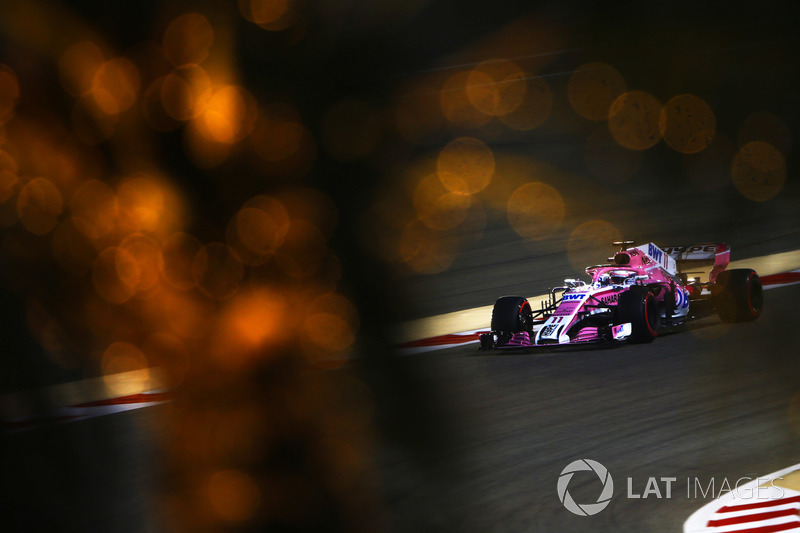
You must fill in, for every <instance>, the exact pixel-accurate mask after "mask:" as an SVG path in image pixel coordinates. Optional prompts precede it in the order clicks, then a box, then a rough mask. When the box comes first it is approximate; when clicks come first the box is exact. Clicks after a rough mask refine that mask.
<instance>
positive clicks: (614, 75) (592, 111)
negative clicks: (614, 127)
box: [567, 62, 627, 120]
mask: <svg viewBox="0 0 800 533" xmlns="http://www.w3.org/2000/svg"><path fill="white" fill-rule="evenodd" d="M626 89H627V87H626V85H625V79H624V78H623V77H622V75H621V74H620V73H619V72H618V71H617V69H615V68H614V67H612V66H611V65H607V64H605V63H600V62H593V63H586V64H585V65H581V66H580V67H578V68H577V69H575V72H573V73H572V75H571V76H570V78H569V85H568V86H567V95H568V97H569V103H570V104H572V108H573V109H574V110H575V112H576V113H578V114H579V115H580V116H582V117H584V118H588V119H589V120H605V119H607V118H608V115H609V109H610V108H611V104H612V103H613V102H614V100H616V99H617V98H618V97H619V96H620V95H621V94H623V93H624V92H625V90H626Z"/></svg>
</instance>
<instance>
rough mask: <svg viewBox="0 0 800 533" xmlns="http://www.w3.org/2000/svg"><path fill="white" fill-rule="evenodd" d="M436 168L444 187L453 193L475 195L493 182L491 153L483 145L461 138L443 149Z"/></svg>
mask: <svg viewBox="0 0 800 533" xmlns="http://www.w3.org/2000/svg"><path fill="white" fill-rule="evenodd" d="M436 167H437V170H438V172H439V179H440V180H442V183H443V184H444V186H445V187H447V188H448V189H450V190H451V191H453V192H458V193H462V194H475V193H477V192H479V191H481V190H483V189H485V188H486V186H487V185H489V182H491V181H492V176H494V168H495V160H494V153H493V152H492V149H491V148H489V147H488V146H487V145H486V144H485V143H484V142H483V141H480V140H478V139H475V138H473V137H461V138H459V139H455V140H454V141H451V142H450V143H448V145H447V146H445V147H444V148H442V151H441V152H440V153H439V158H438V160H437V162H436ZM453 178H456V179H453Z"/></svg>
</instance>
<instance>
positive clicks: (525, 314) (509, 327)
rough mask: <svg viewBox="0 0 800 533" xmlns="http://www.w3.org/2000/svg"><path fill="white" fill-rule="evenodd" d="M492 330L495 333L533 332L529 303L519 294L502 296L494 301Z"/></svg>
mask: <svg viewBox="0 0 800 533" xmlns="http://www.w3.org/2000/svg"><path fill="white" fill-rule="evenodd" d="M492 331H493V332H495V333H510V334H513V333H519V332H521V331H527V332H528V333H532V332H533V314H532V311H531V304H529V303H528V300H526V299H525V298H523V297H521V296H503V297H502V298H498V299H497V301H496V302H495V303H494V309H493V310H492Z"/></svg>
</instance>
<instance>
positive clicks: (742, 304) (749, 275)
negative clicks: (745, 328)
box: [713, 268, 764, 322]
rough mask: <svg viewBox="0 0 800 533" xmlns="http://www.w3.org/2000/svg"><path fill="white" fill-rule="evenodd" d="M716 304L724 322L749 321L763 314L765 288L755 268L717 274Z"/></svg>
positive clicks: (737, 269)
mask: <svg viewBox="0 0 800 533" xmlns="http://www.w3.org/2000/svg"><path fill="white" fill-rule="evenodd" d="M713 293H714V306H715V307H716V308H717V314H718V315H719V317H720V318H721V319H722V321H723V322H749V321H751V320H755V319H757V318H758V317H760V316H761V308H762V307H763V305H764V290H763V288H762V287H761V279H760V278H759V277H758V274H756V272H755V271H754V270H751V269H749V268H736V269H733V270H724V271H722V272H720V273H719V274H718V275H717V281H716V283H715V284H714V290H713Z"/></svg>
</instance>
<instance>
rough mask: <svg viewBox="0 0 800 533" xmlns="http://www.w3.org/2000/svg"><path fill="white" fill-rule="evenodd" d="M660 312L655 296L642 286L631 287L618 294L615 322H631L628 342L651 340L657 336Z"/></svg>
mask: <svg viewBox="0 0 800 533" xmlns="http://www.w3.org/2000/svg"><path fill="white" fill-rule="evenodd" d="M660 314H661V313H660V310H659V309H658V306H657V305H656V297H655V296H653V293H652V292H650V291H649V290H647V289H646V288H644V287H631V288H630V290H628V291H626V292H623V293H622V294H620V295H619V303H618V304H617V323H618V324H624V323H626V322H630V323H631V328H632V331H631V336H630V337H628V340H629V341H630V342H633V343H643V342H652V341H653V339H655V338H656V337H657V336H658V326H659V319H660Z"/></svg>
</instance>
